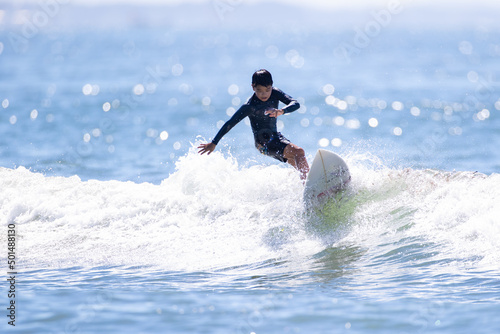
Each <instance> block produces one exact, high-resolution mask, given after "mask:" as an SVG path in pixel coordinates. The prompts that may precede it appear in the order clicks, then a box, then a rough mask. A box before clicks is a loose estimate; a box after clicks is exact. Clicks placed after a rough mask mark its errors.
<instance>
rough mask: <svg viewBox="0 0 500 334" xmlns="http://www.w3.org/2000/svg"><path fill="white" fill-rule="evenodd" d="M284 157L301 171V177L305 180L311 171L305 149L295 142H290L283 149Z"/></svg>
mask: <svg viewBox="0 0 500 334" xmlns="http://www.w3.org/2000/svg"><path fill="white" fill-rule="evenodd" d="M283 157H285V159H287V162H288V163H289V164H290V165H292V166H293V167H295V168H296V169H297V170H298V171H299V172H300V179H301V180H305V179H306V177H307V173H308V172H309V164H308V163H307V159H306V154H305V152H304V150H303V149H302V148H300V147H298V146H296V145H294V144H288V145H287V146H286V147H285V149H284V150H283Z"/></svg>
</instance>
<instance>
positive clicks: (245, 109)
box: [212, 104, 250, 145]
mask: <svg viewBox="0 0 500 334" xmlns="http://www.w3.org/2000/svg"><path fill="white" fill-rule="evenodd" d="M249 113H250V107H249V106H248V105H246V104H244V105H242V106H241V107H240V109H238V110H237V111H236V112H235V113H234V115H233V116H232V117H231V118H230V119H229V120H228V121H227V122H226V123H224V125H223V126H222V128H220V130H219V132H217V135H216V136H215V138H214V139H213V140H212V143H214V144H215V145H217V144H218V143H219V141H220V140H221V139H222V137H224V135H225V134H226V133H228V132H229V130H231V129H232V128H233V127H234V126H235V125H236V124H238V123H239V122H240V121H241V120H242V119H243V118H245V117H247V116H248V114H249Z"/></svg>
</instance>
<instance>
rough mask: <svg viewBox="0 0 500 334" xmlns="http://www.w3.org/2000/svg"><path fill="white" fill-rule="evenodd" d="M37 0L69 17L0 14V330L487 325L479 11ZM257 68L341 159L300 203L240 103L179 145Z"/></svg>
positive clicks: (497, 211) (293, 175)
mask: <svg viewBox="0 0 500 334" xmlns="http://www.w3.org/2000/svg"><path fill="white" fill-rule="evenodd" d="M58 3H59V4H60V6H61V8H62V6H63V2H62V1H60V2H58ZM227 4H232V5H231V6H233V7H223V8H226V9H227V10H228V11H229V9H228V8H232V11H234V12H235V13H236V12H237V11H243V9H244V8H245V7H244V4H239V3H237V2H231V3H229V2H228V3H226V5H227ZM236 4H238V6H236ZM64 5H65V4H64ZM67 6H69V7H70V6H71V4H68V5H67ZM36 8H38V7H35V10H34V13H35V14H36V13H40V12H41V10H42V9H40V8H39V9H36ZM41 8H45V7H41ZM47 8H49V7H47ZM50 8H52V11H51V10H50ZM50 8H49V9H44V10H45V11H44V13H46V15H47V16H48V17H50V18H51V19H53V20H57V19H60V20H63V19H64V20H66V21H69V23H68V22H66V21H64V20H63V21H64V22H65V23H64V22H63V23H64V24H63V23H59V21H54V22H50V24H49V23H47V24H43V27H38V29H36V30H30V31H28V28H29V25H26V24H24V25H22V24H17V25H16V24H14V23H12V22H10V21H9V20H11V19H12V20H14V18H12V17H13V16H12V15H13V14H14V13H17V11H18V10H19V8H17V7H15V6H14V7H12V8H10V7H8V8H7V9H6V10H4V12H3V14H2V15H0V18H2V17H3V21H2V20H1V19H0V22H1V23H2V25H0V27H1V29H0V103H1V106H0V133H1V136H0V222H1V225H2V232H1V233H0V245H1V249H2V250H1V251H0V262H1V265H2V268H3V270H2V276H3V277H2V278H1V280H2V281H3V283H2V289H1V294H2V295H1V298H0V301H1V305H0V306H1V309H2V310H3V311H2V319H3V320H2V323H1V326H2V327H1V328H2V333H9V332H19V333H248V334H250V333H498V332H499V331H500V320H499V317H498V315H499V314H500V242H499V241H498V240H499V238H500V219H499V217H500V205H499V203H500V190H499V189H500V175H499V174H498V172H499V170H500V162H499V161H500V153H499V150H498V147H499V145H500V131H499V130H498V129H499V128H500V116H499V113H500V93H499V88H500V87H499V82H498V75H499V72H500V65H499V64H500V62H499V60H500V59H499V58H500V32H499V30H498V29H497V28H495V27H490V26H489V25H488V22H487V21H484V22H483V21H481V20H479V21H477V22H476V21H475V22H476V23H474V24H472V25H471V26H468V27H467V28H463V27H460V26H459V27H446V28H444V27H443V28H436V27H432V26H430V27H429V26H425V27H415V26H414V25H411V24H409V23H408V25H405V20H399V21H398V20H396V18H395V19H394V21H393V22H391V24H389V23H388V24H387V25H385V24H382V23H383V22H382V23H379V25H378V30H377V29H375V28H376V25H374V23H373V22H378V21H375V19H374V16H373V15H372V16H368V17H365V18H364V20H359V21H356V22H354V23H343V24H342V28H339V26H338V25H337V26H335V27H336V28H335V29H325V28H324V27H322V28H321V29H320V28H318V27H307V26H305V25H292V26H280V25H279V24H274V25H270V26H262V27H261V26H250V27H247V28H242V27H234V28H233V27H231V26H229V25H228V24H223V23H221V24H213V25H209V26H208V28H207V27H206V26H205V28H202V27H198V26H196V25H193V26H192V27H190V25H189V24H187V26H188V28H186V27H185V26H182V27H180V26H169V25H168V24H163V25H162V24H158V25H148V24H145V23H144V22H143V21H141V20H139V19H136V20H135V21H133V22H134V24H127V25H124V26H123V25H121V26H113V25H112V24H110V26H101V25H99V24H97V25H95V26H93V25H89V24H87V23H85V24H83V23H81V22H80V23H77V22H79V21H78V16H77V15H76V14H74V13H73V14H71V12H70V11H68V12H66V11H64V10H63V9H64V8H63V9H61V10H60V12H59V10H58V11H57V12H56V11H55V9H54V8H56V7H54V6H53V7H50ZM57 8H59V7H57ZM75 8H76V9H74V10H75V11H76V12H78V11H79V9H78V7H75ZM207 8H208V9H207V10H208V11H213V10H214V9H213V8H212V7H211V6H208V7H207ZM219 9H220V8H219ZM37 10H38V11H37ZM86 11H90V12H92V11H94V12H96V13H101V14H102V12H101V11H100V9H99V8H95V9H89V8H86V7H85V8H84V9H82V12H84V13H86ZM165 11H167V10H166V9H165ZM360 11H361V12H362V11H363V9H360ZM42 12H43V11H42ZM28 13H29V12H28ZM51 13H52V14H54V15H49V14H51ZM224 13H226V12H224ZM228 13H229V12H228ZM11 14H12V15H11ZM24 14H26V13H25V12H24ZM212 14H213V13H212ZM219 14H220V13H219ZM403 14H405V13H402V14H401V15H403ZM410 14H411V13H407V15H410ZM19 15H20V14H19ZM71 15H73V16H71ZM128 15H130V16H127V17H132V18H133V17H135V16H134V15H133V13H130V12H128ZM213 15H215V14H213ZM228 15H229V14H228ZM235 15H236V14H235ZM137 16H139V14H137ZM402 17H403V18H405V17H406V16H402ZM42 18H43V17H42V16H41V14H40V15H39V16H34V17H33V20H34V21H32V22H34V23H37V24H38V25H39V26H42V24H41V23H43V22H44V21H41V20H42ZM73 19H74V21H75V22H74V24H73V23H72V22H71V21H72V20H73ZM229 19H230V17H229V18H228V20H229ZM131 20H132V19H131ZM49 21H50V20H49ZM28 22H29V21H28ZM85 22H86V21H85ZM370 27H372V28H370ZM373 27H375V28H373ZM23 29H24V30H23ZM357 29H368V30H366V31H368V32H370V34H368V33H360V32H359V30H357ZM369 29H375V30H369ZM362 31H363V30H362ZM28 32H30V34H28ZM260 68H267V69H269V70H270V71H271V73H272V74H273V77H274V82H275V86H276V87H279V88H281V89H282V90H284V91H285V92H286V93H288V94H290V95H291V96H293V97H295V98H297V99H298V100H299V101H300V103H301V109H300V110H298V111H296V112H294V113H292V114H290V115H287V116H284V117H281V118H280V119H279V124H278V125H279V128H280V129H281V132H282V133H283V134H284V135H285V136H286V137H287V138H289V139H290V140H291V141H292V142H293V143H295V144H297V145H299V146H301V147H303V148H304V149H305V151H306V155H307V158H308V159H309V161H312V158H313V156H314V154H315V152H316V150H317V149H318V148H326V149H329V150H332V151H334V152H336V153H338V154H340V155H341V156H342V157H344V159H345V160H346V162H347V164H348V165H349V167H350V171H351V174H352V182H351V184H350V186H349V188H348V189H347V190H346V192H345V193H344V194H343V196H342V197H341V198H338V199H337V201H331V202H329V203H328V204H327V205H326V206H325V207H324V208H322V210H317V211H315V212H308V211H307V210H306V209H305V207H304V203H303V185H302V182H301V181H300V179H299V174H298V173H297V172H296V171H295V170H294V169H293V168H291V167H290V166H287V165H285V164H281V163H279V162H277V161H275V160H273V159H270V158H268V157H265V156H262V155H260V154H259V153H258V151H257V150H255V148H254V146H253V139H252V134H251V130H250V128H249V124H248V123H247V122H245V121H243V122H242V123H241V124H239V125H237V126H236V127H235V128H233V129H232V130H231V131H230V132H229V133H228V134H227V135H226V136H225V137H224V138H223V140H222V141H221V142H220V144H219V145H218V147H217V150H216V151H215V152H214V153H213V154H211V155H210V156H200V155H198V154H197V153H196V146H197V145H199V143H201V142H205V141H207V140H210V139H211V138H213V136H215V133H216V132H217V130H218V128H219V127H220V126H221V125H222V124H223V122H224V121H225V120H227V119H228V118H229V117H230V116H229V115H231V114H232V113H233V112H234V111H235V110H236V109H237V108H238V107H239V105H241V104H242V103H244V102H245V101H246V99H247V98H248V97H249V96H250V95H251V94H252V90H251V87H250V79H251V74H252V73H253V71H255V70H257V69H260ZM11 230H14V231H15V241H14V242H15V245H14V249H11V248H10V247H12V244H11V242H13V241H12V239H9V237H11V234H9V233H11V232H8V231H11ZM9 252H13V253H14V255H15V261H16V263H15V266H14V267H13V268H9V267H8V260H9V259H11V258H12V257H11V254H10V253H9ZM11 272H16V274H15V277H16V283H15V285H14V288H15V297H10V296H9V292H8V290H9V289H12V285H9V281H8V279H9V278H10V277H11V275H13V274H10V273H11ZM11 300H14V301H15V305H16V313H15V326H12V325H9V324H8V321H11V318H9V317H8V315H9V312H10V311H9V310H7V308H8V307H9V305H10V304H9V303H10V302H11Z"/></svg>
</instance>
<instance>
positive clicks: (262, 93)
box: [252, 85, 273, 102]
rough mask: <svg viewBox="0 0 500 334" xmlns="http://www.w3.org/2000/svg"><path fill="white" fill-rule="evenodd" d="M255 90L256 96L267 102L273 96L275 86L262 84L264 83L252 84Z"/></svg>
mask: <svg viewBox="0 0 500 334" xmlns="http://www.w3.org/2000/svg"><path fill="white" fill-rule="evenodd" d="M252 87H253V91H254V92H255V96H257V98H258V99H259V100H261V101H263V102H266V101H267V100H269V98H270V97H271V92H272V90H273V87H272V86H271V85H269V86H262V85H255V86H254V85H252Z"/></svg>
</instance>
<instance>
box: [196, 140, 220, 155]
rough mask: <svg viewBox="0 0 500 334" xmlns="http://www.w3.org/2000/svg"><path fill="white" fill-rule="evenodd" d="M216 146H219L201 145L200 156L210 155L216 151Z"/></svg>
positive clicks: (211, 144) (212, 144)
mask: <svg viewBox="0 0 500 334" xmlns="http://www.w3.org/2000/svg"><path fill="white" fill-rule="evenodd" d="M215 146H217V145H215V144H214V143H206V144H201V145H200V146H198V148H199V149H200V150H199V151H198V153H200V154H205V153H207V155H209V154H210V153H212V152H213V151H214V150H215Z"/></svg>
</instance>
